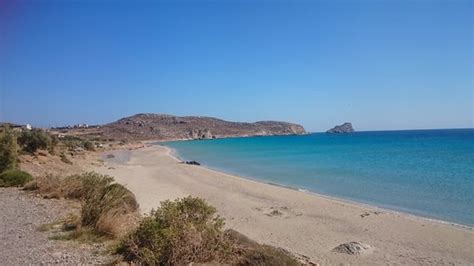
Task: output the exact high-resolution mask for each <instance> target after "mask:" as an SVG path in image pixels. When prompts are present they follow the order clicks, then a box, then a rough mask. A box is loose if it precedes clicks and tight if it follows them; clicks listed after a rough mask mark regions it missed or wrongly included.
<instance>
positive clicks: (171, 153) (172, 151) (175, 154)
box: [154, 142, 474, 230]
mask: <svg viewBox="0 0 474 266" xmlns="http://www.w3.org/2000/svg"><path fill="white" fill-rule="evenodd" d="M154 143H156V142H154ZM154 145H160V146H161V147H163V148H165V149H167V153H168V155H169V156H170V157H172V158H173V159H175V160H176V161H177V162H182V161H184V159H183V158H180V156H179V154H178V152H177V151H176V150H175V149H173V148H170V147H168V146H164V145H161V144H154ZM200 167H202V168H205V169H207V170H208V171H213V172H215V173H218V174H222V175H226V176H229V177H233V178H243V179H246V180H250V181H253V182H257V183H261V184H266V185H271V186H276V187H280V188H285V189H290V190H293V191H297V192H300V193H307V194H308V195H313V196H315V197H322V198H325V199H327V200H332V201H336V202H341V203H345V204H350V205H355V206H359V207H363V208H368V209H372V210H374V211H382V212H388V213H392V214H395V215H405V216H408V217H410V218H412V219H419V220H421V221H429V222H434V223H440V224H444V225H450V226H454V227H459V228H462V229H467V230H474V226H470V225H466V224H461V223H456V222H451V221H446V220H442V219H438V218H430V217H426V216H422V215H418V214H414V213H410V212H406V211H402V210H394V209H390V208H386V207H381V206H377V205H376V204H371V203H363V202H358V201H356V200H350V199H345V198H340V197H337V196H330V195H324V194H321V193H318V192H314V191H311V190H308V189H305V188H301V187H292V186H288V185H282V184H278V183H275V182H270V181H265V180H260V179H257V178H253V177H251V176H243V175H239V174H234V173H228V172H226V171H225V170H223V169H215V168H212V167H209V166H208V165H203V164H201V165H200Z"/></svg>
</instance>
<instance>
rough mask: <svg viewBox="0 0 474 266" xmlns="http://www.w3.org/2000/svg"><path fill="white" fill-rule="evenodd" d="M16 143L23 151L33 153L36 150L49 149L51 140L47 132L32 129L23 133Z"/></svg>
mask: <svg viewBox="0 0 474 266" xmlns="http://www.w3.org/2000/svg"><path fill="white" fill-rule="evenodd" d="M18 143H19V144H20V146H21V147H22V148H23V150H24V151H26V152H29V153H34V152H35V151H37V150H38V149H50V148H51V147H52V143H53V140H52V138H51V136H50V135H49V134H48V133H47V132H45V131H43V130H41V129H33V130H26V131H23V132H22V133H21V134H20V137H18Z"/></svg>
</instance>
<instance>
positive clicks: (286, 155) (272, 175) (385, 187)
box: [165, 129, 474, 226]
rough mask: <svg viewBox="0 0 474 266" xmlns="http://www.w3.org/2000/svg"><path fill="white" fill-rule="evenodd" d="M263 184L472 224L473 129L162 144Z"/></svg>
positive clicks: (206, 163)
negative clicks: (267, 183)
mask: <svg viewBox="0 0 474 266" xmlns="http://www.w3.org/2000/svg"><path fill="white" fill-rule="evenodd" d="M165 145H166V146H169V147H171V148H173V149H174V150H175V152H177V155H178V156H179V157H180V158H182V159H184V160H196V161H199V162H200V163H201V164H203V165H205V166H207V167H209V168H212V169H217V170H220V171H224V172H227V173H231V174H236V175H239V176H243V177H249V178H252V179H256V180H261V181H264V182H271V183H276V184H279V185H283V186H290V187H294V188H299V189H306V190H309V191H312V192H316V193H319V194H323V195H328V196H332V197H338V198H342V199H348V200H352V201H356V202H361V203H368V204H372V205H375V206H379V207H383V208H388V209H392V210H397V211H403V212H408V213H412V214H417V215H420V216H424V217H428V218H435V219H440V220H445V221H450V222H455V223H459V224H464V225H470V226H473V225H474V129H452V130H409V131H376V132H375V131H374V132H357V133H352V134H345V135H335V134H334V135H331V134H325V133H316V134H310V135H304V136H272V137H251V138H228V139H214V140H199V141H178V142H168V143H165Z"/></svg>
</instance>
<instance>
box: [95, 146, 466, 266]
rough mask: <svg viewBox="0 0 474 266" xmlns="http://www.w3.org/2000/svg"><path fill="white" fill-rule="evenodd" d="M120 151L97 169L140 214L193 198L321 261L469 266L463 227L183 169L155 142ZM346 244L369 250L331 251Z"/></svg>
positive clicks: (262, 237)
mask: <svg viewBox="0 0 474 266" xmlns="http://www.w3.org/2000/svg"><path fill="white" fill-rule="evenodd" d="M153 143H157V142H153ZM121 152H124V151H120V150H117V151H111V152H109V153H121ZM125 152H131V156H130V160H129V161H127V162H118V163H115V162H109V161H107V160H106V164H107V165H108V167H107V166H106V167H101V168H98V169H97V171H98V172H101V173H104V174H109V175H111V176H114V177H115V178H116V181H117V182H119V183H121V184H123V185H125V186H127V188H129V189H130V190H131V191H132V192H134V194H135V195H136V196H137V200H138V201H139V203H140V206H141V208H142V212H144V213H146V212H148V211H149V210H150V209H151V208H154V207H156V206H157V204H159V202H161V201H163V200H173V199H175V198H180V197H184V196H187V195H192V196H198V197H201V198H204V199H206V201H208V202H209V203H210V204H211V205H213V206H215V207H216V208H217V210H218V211H219V214H220V215H221V216H222V217H224V218H225V219H226V227H228V228H233V229H236V230H237V231H239V232H242V233H243V234H245V235H247V236H248V237H250V238H252V239H254V240H256V241H257V242H260V243H265V244H270V245H273V246H278V247H282V248H285V249H287V250H289V251H291V252H293V253H295V254H303V255H305V256H308V257H310V258H311V259H312V260H313V261H315V262H318V263H322V264H339V263H347V261H348V260H351V261H353V263H354V264H364V265H365V264H370V265H374V264H443V263H446V264H449V263H454V264H473V263H474V252H473V251H474V248H473V247H472V243H474V232H473V230H472V228H470V227H464V226H463V225H459V226H457V225H456V224H452V223H450V222H444V221H439V220H433V219H429V218H425V217H420V216H416V215H412V214H409V213H404V212H397V211H392V210H386V209H383V208H380V207H377V206H373V205H368V204H363V203H358V202H351V201H346V200H344V199H339V198H332V197H330V196H325V195H321V194H317V193H314V192H309V191H308V192H303V193H301V192H302V191H298V189H293V188H288V187H284V186H280V185H278V184H268V183H265V182H261V181H259V180H258V181H257V180H252V179H247V178H245V177H239V176H235V175H230V174H227V173H222V172H219V171H216V170H213V169H208V168H206V167H199V166H192V165H186V164H182V163H179V162H181V160H180V159H178V158H176V157H174V156H173V155H172V152H171V148H169V147H165V146H162V145H145V147H144V148H141V149H137V150H133V151H128V150H127V151H125ZM273 213H276V214H275V215H273ZM350 241H360V242H362V243H366V244H369V245H370V246H372V247H373V250H372V251H371V252H370V254H366V255H360V256H350V255H346V254H338V253H335V252H332V249H333V248H334V247H335V246H337V245H339V244H342V243H345V242H350Z"/></svg>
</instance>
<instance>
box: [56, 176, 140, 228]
mask: <svg viewBox="0 0 474 266" xmlns="http://www.w3.org/2000/svg"><path fill="white" fill-rule="evenodd" d="M113 182H114V179H113V178H112V177H110V176H107V175H101V174H97V173H94V172H89V173H84V174H81V175H73V176H69V177H67V178H65V179H64V181H62V184H61V189H60V190H61V191H63V194H64V195H63V196H64V197H66V198H70V199H80V200H82V201H83V204H82V209H81V224H82V226H85V227H90V228H92V229H94V230H95V231H96V232H98V233H101V234H106V235H109V236H120V235H122V234H123V233H124V232H126V230H125V229H126V227H127V226H128V225H131V224H133V223H134V222H135V220H136V216H137V210H138V203H137V201H136V199H135V195H133V193H132V192H130V191H129V190H128V189H127V188H125V187H124V186H122V185H120V184H117V183H113Z"/></svg>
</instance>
